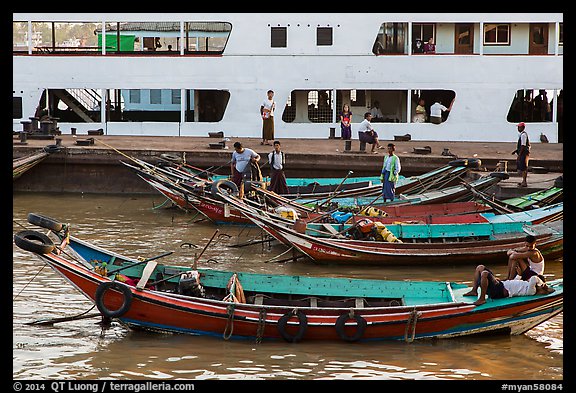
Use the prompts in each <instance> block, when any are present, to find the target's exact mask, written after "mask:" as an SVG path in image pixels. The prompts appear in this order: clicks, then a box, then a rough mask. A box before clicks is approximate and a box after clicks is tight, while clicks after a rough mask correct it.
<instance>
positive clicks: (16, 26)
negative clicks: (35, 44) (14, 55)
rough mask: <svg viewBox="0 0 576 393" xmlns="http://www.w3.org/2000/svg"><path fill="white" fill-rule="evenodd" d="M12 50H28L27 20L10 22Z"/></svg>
mask: <svg viewBox="0 0 576 393" xmlns="http://www.w3.org/2000/svg"><path fill="white" fill-rule="evenodd" d="M12 51H13V52H27V51H28V22H12Z"/></svg>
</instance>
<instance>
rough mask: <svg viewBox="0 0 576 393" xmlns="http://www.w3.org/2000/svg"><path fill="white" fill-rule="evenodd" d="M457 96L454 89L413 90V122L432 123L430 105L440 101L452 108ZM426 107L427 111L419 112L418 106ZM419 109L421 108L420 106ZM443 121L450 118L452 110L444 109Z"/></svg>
mask: <svg viewBox="0 0 576 393" xmlns="http://www.w3.org/2000/svg"><path fill="white" fill-rule="evenodd" d="M455 98H456V92H455V91H454V90H412V92H411V100H410V101H411V113H412V119H410V122H411V123H430V107H431V106H432V105H434V103H436V102H438V103H440V104H442V105H444V106H445V107H446V108H450V106H451V105H452V102H453V101H454V100H455ZM418 106H422V107H424V111H425V113H418V111H417V110H416V108H417V107H418ZM418 109H419V108H418ZM441 116H442V122H445V121H446V120H448V117H449V116H450V111H442V112H441Z"/></svg>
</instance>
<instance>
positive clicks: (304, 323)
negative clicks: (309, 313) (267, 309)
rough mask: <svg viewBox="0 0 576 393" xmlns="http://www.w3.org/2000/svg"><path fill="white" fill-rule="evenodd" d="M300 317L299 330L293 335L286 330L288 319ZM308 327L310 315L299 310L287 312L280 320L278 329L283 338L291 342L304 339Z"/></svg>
mask: <svg viewBox="0 0 576 393" xmlns="http://www.w3.org/2000/svg"><path fill="white" fill-rule="evenodd" d="M294 316H295V317H296V318H298V332H297V333H296V334H295V335H291V334H290V333H288V332H287V331H286V325H287V324H288V321H289V320H290V318H292V317H294ZM307 329H308V317H306V314H304V313H303V312H302V311H300V310H298V311H296V313H294V312H293V311H289V312H287V313H286V314H284V315H282V316H281V317H280V319H279V320H278V331H279V332H280V335H281V336H282V338H283V339H284V340H286V341H288V342H290V343H296V342H298V341H300V340H302V337H304V334H306V330H307Z"/></svg>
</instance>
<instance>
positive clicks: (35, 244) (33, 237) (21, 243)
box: [14, 230, 55, 254]
mask: <svg viewBox="0 0 576 393" xmlns="http://www.w3.org/2000/svg"><path fill="white" fill-rule="evenodd" d="M14 243H15V244H16V245H17V246H18V247H20V248H21V249H23V250H25V251H30V252H34V253H37V254H49V253H51V252H52V251H53V250H54V248H55V245H54V242H53V241H52V239H50V238H49V237H48V236H46V235H45V234H43V233H40V232H37V231H31V230H25V231H20V232H18V233H16V234H15V235H14Z"/></svg>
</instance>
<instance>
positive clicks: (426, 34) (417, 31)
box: [412, 23, 436, 52]
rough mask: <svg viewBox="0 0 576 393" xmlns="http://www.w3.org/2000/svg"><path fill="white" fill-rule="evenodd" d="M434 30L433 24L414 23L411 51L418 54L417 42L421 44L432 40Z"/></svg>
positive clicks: (434, 25)
mask: <svg viewBox="0 0 576 393" xmlns="http://www.w3.org/2000/svg"><path fill="white" fill-rule="evenodd" d="M435 30H436V24H435V23H414V24H413V25H412V40H413V42H412V51H413V52H418V47H417V45H416V43H417V41H418V40H419V41H420V43H421V44H423V43H425V42H428V40H429V39H430V38H432V39H434V33H435Z"/></svg>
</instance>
